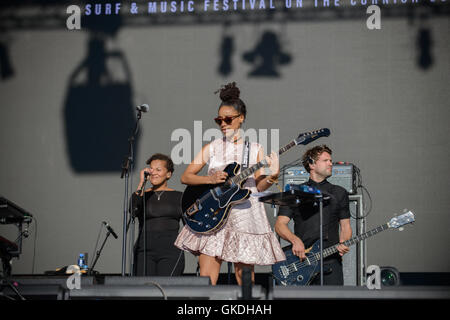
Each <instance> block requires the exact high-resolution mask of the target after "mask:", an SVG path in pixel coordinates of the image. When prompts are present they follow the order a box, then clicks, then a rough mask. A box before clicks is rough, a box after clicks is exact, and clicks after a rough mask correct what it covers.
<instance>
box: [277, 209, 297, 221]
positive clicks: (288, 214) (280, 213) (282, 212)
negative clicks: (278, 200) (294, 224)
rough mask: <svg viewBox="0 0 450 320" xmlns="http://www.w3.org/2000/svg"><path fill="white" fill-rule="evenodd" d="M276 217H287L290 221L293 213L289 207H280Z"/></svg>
mask: <svg viewBox="0 0 450 320" xmlns="http://www.w3.org/2000/svg"><path fill="white" fill-rule="evenodd" d="M278 216H283V217H288V218H290V219H292V217H293V216H294V213H293V212H292V209H291V208H290V207H288V206H280V209H279V210H278Z"/></svg>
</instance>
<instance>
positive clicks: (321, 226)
mask: <svg viewBox="0 0 450 320" xmlns="http://www.w3.org/2000/svg"><path fill="white" fill-rule="evenodd" d="M316 198H317V199H318V200H319V224H320V231H319V233H320V285H321V286H323V195H322V194H318V195H316Z"/></svg>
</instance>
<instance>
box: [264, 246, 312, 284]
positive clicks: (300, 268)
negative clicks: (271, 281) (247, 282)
mask: <svg viewBox="0 0 450 320" xmlns="http://www.w3.org/2000/svg"><path fill="white" fill-rule="evenodd" d="M317 253H320V241H316V243H314V245H313V246H312V247H311V248H310V249H308V250H307V253H306V259H305V260H303V261H300V258H299V257H297V256H296V255H294V254H293V253H292V250H291V249H290V248H288V249H284V254H285V255H286V260H284V261H281V262H277V263H275V264H274V265H272V274H273V276H274V278H275V280H276V282H277V284H282V285H285V286H292V285H294V286H306V285H308V284H309V283H310V282H311V281H312V280H313V279H314V278H315V277H316V276H317V275H318V274H319V273H320V259H318V258H317V257H318V256H319V254H318V255H316V254H317Z"/></svg>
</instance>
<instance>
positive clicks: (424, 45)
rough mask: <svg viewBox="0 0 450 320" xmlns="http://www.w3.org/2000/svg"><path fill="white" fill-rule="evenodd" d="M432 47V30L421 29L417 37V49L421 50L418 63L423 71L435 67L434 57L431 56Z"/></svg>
mask: <svg viewBox="0 0 450 320" xmlns="http://www.w3.org/2000/svg"><path fill="white" fill-rule="evenodd" d="M432 45H433V40H432V38H431V30H430V29H427V28H424V27H421V28H420V29H419V33H418V36H417V47H418V49H419V56H418V59H417V62H418V64H419V67H421V68H422V69H425V70H426V69H428V68H430V67H431V66H432V65H433V56H432V55H431V47H432Z"/></svg>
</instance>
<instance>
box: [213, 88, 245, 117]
mask: <svg viewBox="0 0 450 320" xmlns="http://www.w3.org/2000/svg"><path fill="white" fill-rule="evenodd" d="M218 92H219V97H220V100H222V103H221V104H220V106H219V109H220V108H221V107H223V106H231V107H233V108H234V109H235V110H236V111H237V112H239V114H242V115H243V116H244V118H245V117H246V116H247V107H246V106H245V103H244V101H242V100H241V99H240V95H241V90H239V88H238V87H237V86H236V82H230V83H228V84H226V85H224V86H222V87H221V88H220V89H219V90H217V91H216V92H214V93H215V94H217V93H218Z"/></svg>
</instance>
